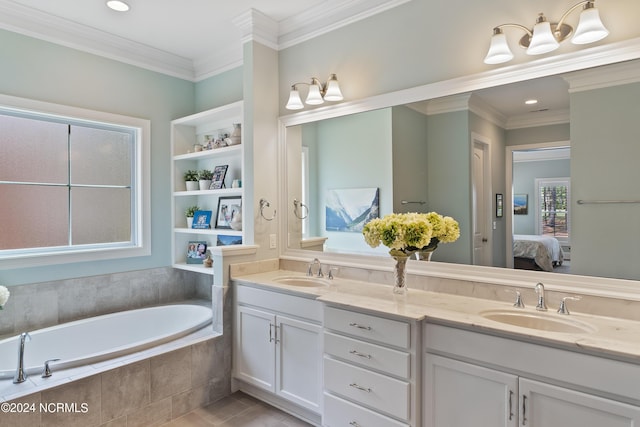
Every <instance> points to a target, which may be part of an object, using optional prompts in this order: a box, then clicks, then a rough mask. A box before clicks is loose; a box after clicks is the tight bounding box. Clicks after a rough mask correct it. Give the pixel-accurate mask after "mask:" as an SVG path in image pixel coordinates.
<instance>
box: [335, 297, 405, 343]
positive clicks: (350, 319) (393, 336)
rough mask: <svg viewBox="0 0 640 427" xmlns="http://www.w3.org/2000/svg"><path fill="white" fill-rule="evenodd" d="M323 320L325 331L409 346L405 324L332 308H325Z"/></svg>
mask: <svg viewBox="0 0 640 427" xmlns="http://www.w3.org/2000/svg"><path fill="white" fill-rule="evenodd" d="M324 319H325V323H324V324H325V328H327V329H332V330H334V331H338V332H344V333H345V334H348V335H353V336H356V337H361V338H364V339H367V340H370V341H377V342H379V343H383V344H388V345H393V346H396V347H401V348H409V346H410V345H411V342H410V341H411V340H410V338H409V333H410V328H409V324H408V323H406V322H401V321H398V320H390V319H384V318H382V317H377V316H371V315H368V314H363V313H357V312H353V311H347V310H340V309H338V308H333V307H325V309H324Z"/></svg>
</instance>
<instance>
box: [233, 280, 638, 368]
mask: <svg viewBox="0 0 640 427" xmlns="http://www.w3.org/2000/svg"><path fill="white" fill-rule="evenodd" d="M281 277H305V276H304V274H302V273H300V272H293V271H285V270H275V271H269V272H264V273H257V274H247V275H239V276H234V277H233V280H234V281H235V282H238V283H243V284H248V285H253V286H259V287H264V288H268V289H271V290H275V291H279V292H284V293H288V294H291V295H298V296H303V297H307V298H315V299H317V300H319V301H322V302H324V303H327V304H330V305H334V306H342V307H344V308H354V309H358V310H364V311H369V312H373V313H378V314H380V315H384V316H388V317H396V318H402V319H405V320H413V321H422V320H426V321H428V322H431V323H438V324H444V325H448V326H453V327H458V328H464V329H469V330H473V331H476V332H482V333H489V334H493V335H499V336H504V337H508V338H513V339H518V340H521V341H526V342H532V343H539V344H543V345H552V346H554V347H560V348H565V349H569V350H573V351H579V352H584V353H590V354H596V355H599V356H605V357H612V358H616V359H621V360H625V361H629V362H632V363H640V322H638V321H633V320H626V319H618V318H613V317H604V316H593V315H588V314H584V313H574V312H572V313H571V314H570V315H562V314H558V313H557V312H556V310H555V309H551V308H550V309H549V310H548V311H546V312H538V311H536V310H535V308H534V307H526V308H524V309H519V308H514V307H513V305H512V304H511V303H507V302H502V301H492V300H487V299H481V298H474V297H467V296H459V295H451V294H446V293H438V292H428V291H422V290H417V289H409V291H408V294H407V295H396V294H394V293H393V292H392V288H391V287H390V286H386V285H380V284H373V283H367V282H360V281H355V280H346V279H342V278H336V279H334V280H332V281H328V280H327V281H326V282H327V283H329V285H327V286H291V285H286V284H282V283H278V282H277V281H276V279H278V278H281ZM496 311H497V312H507V314H508V315H509V314H513V315H525V316H528V317H532V318H534V319H539V318H542V320H543V321H544V320H550V321H555V322H560V323H567V324H569V325H574V326H577V327H583V328H584V329H585V331H584V332H583V331H578V332H555V331H549V330H541V329H535V328H528V327H523V326H515V325H511V324H508V323H503V322H499V321H495V320H491V319H488V318H487V317H486V314H487V313H490V312H494V313H495V312H496Z"/></svg>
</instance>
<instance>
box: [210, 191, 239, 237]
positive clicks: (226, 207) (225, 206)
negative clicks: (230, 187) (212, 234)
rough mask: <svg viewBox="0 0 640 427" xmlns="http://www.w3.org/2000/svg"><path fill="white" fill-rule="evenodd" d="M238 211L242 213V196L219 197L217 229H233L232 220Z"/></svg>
mask: <svg viewBox="0 0 640 427" xmlns="http://www.w3.org/2000/svg"><path fill="white" fill-rule="evenodd" d="M236 211H242V196H226V197H219V198H218V213H217V214H216V228H218V229H231V219H232V218H233V214H234V213H235V212H236Z"/></svg>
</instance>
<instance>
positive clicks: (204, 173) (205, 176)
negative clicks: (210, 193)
mask: <svg viewBox="0 0 640 427" xmlns="http://www.w3.org/2000/svg"><path fill="white" fill-rule="evenodd" d="M211 178H213V172H211V171H210V170H208V169H203V170H201V171H200V172H198V179H200V180H211Z"/></svg>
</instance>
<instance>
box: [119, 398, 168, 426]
mask: <svg viewBox="0 0 640 427" xmlns="http://www.w3.org/2000/svg"><path fill="white" fill-rule="evenodd" d="M171 411H172V409H171V398H167V399H163V400H158V401H157V402H154V403H151V404H150V405H147V406H145V407H144V408H141V409H138V410H137V411H134V412H132V413H131V414H129V415H127V427H153V426H159V425H162V424H164V423H166V422H169V421H171Z"/></svg>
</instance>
